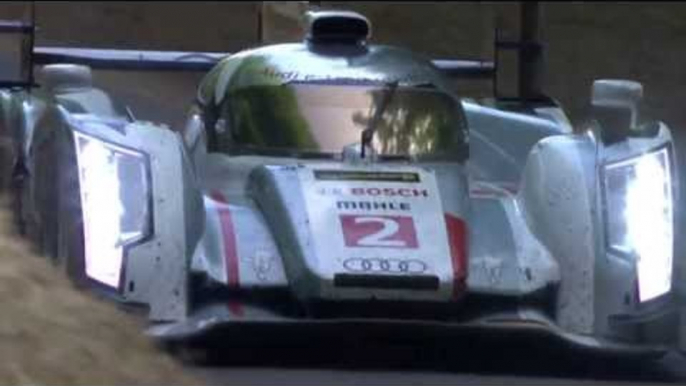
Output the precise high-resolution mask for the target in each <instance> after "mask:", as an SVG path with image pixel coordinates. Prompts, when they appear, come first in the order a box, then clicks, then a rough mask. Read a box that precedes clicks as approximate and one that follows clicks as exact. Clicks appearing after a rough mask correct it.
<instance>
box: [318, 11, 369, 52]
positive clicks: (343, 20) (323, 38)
mask: <svg viewBox="0 0 686 386" xmlns="http://www.w3.org/2000/svg"><path fill="white" fill-rule="evenodd" d="M307 31H308V32H307V40H308V41H310V42H312V43H343V44H364V43H366V41H367V39H369V36H370V34H371V27H370V23H369V20H367V18H366V17H364V16H362V15H360V14H359V13H356V12H350V11H310V12H308V13H307Z"/></svg>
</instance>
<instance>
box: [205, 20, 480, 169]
mask: <svg viewBox="0 0 686 386" xmlns="http://www.w3.org/2000/svg"><path fill="white" fill-rule="evenodd" d="M348 19H350V20H351V22H350V23H344V22H345V21H346V20H348ZM313 20H315V22H316V23H314V24H313V25H319V26H320V28H318V29H315V30H314V32H313V31H310V34H308V37H307V38H306V40H305V41H304V42H303V43H300V44H281V45H274V46H266V47H262V48H258V49H254V50H248V51H243V52H240V53H238V54H235V55H232V56H230V57H228V58H226V59H224V60H223V61H221V62H220V63H219V64H218V65H217V66H216V67H215V68H214V69H213V70H212V71H210V73H209V74H208V75H207V76H206V77H205V79H204V80H203V82H202V83H201V86H200V88H199V93H198V100H199V104H200V107H201V110H202V111H203V115H204V117H205V127H206V128H207V130H208V147H209V148H210V151H218V152H224V153H228V154H231V155H238V154H261V155H273V156H288V157H301V156H308V155H314V156H335V155H338V154H341V153H342V152H343V149H344V148H346V147H349V146H350V145H356V144H358V145H359V144H360V142H361V138H362V132H363V131H364V130H365V129H369V127H370V120H372V117H374V115H375V114H376V115H378V118H380V119H376V120H374V122H375V124H374V125H372V126H374V128H373V130H372V131H373V132H374V135H373V138H372V141H371V143H370V144H371V146H372V147H373V149H374V150H375V153H376V154H377V155H379V156H381V157H384V156H386V157H391V158H394V157H401V158H403V157H416V158H438V159H449V160H464V159H466V156H467V148H468V146H467V124H466V119H465V115H464V111H463V110H462V105H461V103H460V101H459V98H458V97H457V96H456V95H455V94H454V93H453V91H452V85H451V84H450V83H449V81H448V80H447V78H445V76H444V75H443V74H441V73H440V71H439V70H438V69H437V68H436V67H435V66H434V65H433V64H432V63H431V61H430V60H428V59H427V58H424V57H422V56H420V55H417V54H414V53H412V52H410V51H408V50H405V49H401V48H397V47H389V46H379V45H370V44H367V43H366V42H363V43H361V42H360V37H361V36H362V37H364V36H366V35H367V34H368V31H366V30H365V31H362V30H360V28H357V27H359V25H362V24H364V23H363V22H364V21H365V20H366V19H363V18H352V17H351V16H346V15H338V14H334V15H328V14H323V15H319V17H318V18H316V17H315V18H314V19H313ZM353 22H354V23H353ZM317 23H318V24H317ZM347 24H350V25H351V26H353V27H356V28H355V29H354V31H353V32H357V31H358V30H360V31H361V32H360V33H358V34H351V33H348V34H344V33H343V32H346V31H347V30H346V29H345V28H343V27H345V26H346V25H347ZM324 27H326V28H324ZM351 28H352V27H351ZM341 29H343V30H344V31H343V32H341ZM317 31H319V32H318V34H319V35H321V36H326V37H327V38H326V39H323V38H321V39H315V37H317V36H319V35H317V34H315V35H313V34H314V33H315V32H317ZM322 31H324V32H326V34H324V32H322ZM313 36H314V37H313ZM341 36H344V37H346V36H353V37H355V38H354V39H352V38H351V39H343V38H341ZM390 84H394V85H397V86H394V87H393V92H392V93H391V95H387V94H388V88H389V85H390ZM386 96H389V99H388V100H387V101H386V102H388V103H382V100H384V98H385V97H386ZM382 105H383V107H381V106H382ZM378 109H381V110H382V111H381V112H379V113H377V110H378ZM368 131H369V130H368Z"/></svg>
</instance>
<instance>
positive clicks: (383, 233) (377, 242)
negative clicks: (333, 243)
mask: <svg viewBox="0 0 686 386" xmlns="http://www.w3.org/2000/svg"><path fill="white" fill-rule="evenodd" d="M340 220H341V226H342V228H343V238H344V239H345V245H346V246H348V247H382V248H384V247H385V248H417V244H418V243H417V232H416V231H415V227H414V220H413V219H412V217H409V216H369V215H341V216H340Z"/></svg>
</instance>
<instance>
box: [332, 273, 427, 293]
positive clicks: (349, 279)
mask: <svg viewBox="0 0 686 386" xmlns="http://www.w3.org/2000/svg"><path fill="white" fill-rule="evenodd" d="M333 285H334V286H336V287H357V288H377V289H407V290H424V291H436V290H438V286H439V279H438V276H433V275H407V276H391V275H373V274H364V275H359V274H350V273H337V274H335V275H334V277H333Z"/></svg>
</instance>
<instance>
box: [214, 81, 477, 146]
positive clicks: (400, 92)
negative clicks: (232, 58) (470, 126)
mask: <svg viewBox="0 0 686 386" xmlns="http://www.w3.org/2000/svg"><path fill="white" fill-rule="evenodd" d="M384 98H388V99H387V101H386V102H387V103H381V102H382V100H383V99H384ZM380 105H385V108H383V110H382V111H381V112H380V113H381V114H377V115H378V116H379V119H377V120H374V121H375V122H376V124H374V125H373V126H374V138H373V141H372V146H373V148H374V149H375V151H376V152H377V154H379V155H382V156H383V155H385V156H421V155H432V156H436V157H439V158H447V159H450V158H457V157H459V154H458V153H459V151H458V150H459V149H460V147H461V145H463V144H464V141H465V131H464V130H465V122H464V119H463V115H462V113H461V110H459V108H460V106H459V105H458V104H457V103H456V102H455V100H454V99H453V98H452V97H451V96H450V95H448V94H446V93H444V92H440V91H437V90H436V89H433V88H419V87H399V88H396V89H395V90H393V91H392V92H391V93H390V95H389V90H388V89H387V88H385V87H384V86H357V85H355V86H353V85H322V84H288V85H280V86H251V87H246V88H242V89H240V90H238V91H234V92H232V93H231V94H229V97H228V98H226V102H225V104H224V106H223V112H222V115H223V117H224V119H225V127H223V128H222V127H220V128H219V129H218V133H217V144H218V150H219V151H222V152H226V153H230V154H237V153H261V154H264V153H267V154H272V155H279V154H281V153H283V154H288V155H290V156H297V155H298V154H301V155H302V154H310V155H311V154H319V155H326V154H328V155H333V154H340V153H341V151H342V150H343V148H344V147H345V146H348V145H352V144H359V143H360V139H361V134H362V131H363V130H365V129H366V128H368V127H369V125H370V120H372V117H374V115H375V110H376V109H377V108H379V107H378V106H380ZM220 126H221V125H220Z"/></svg>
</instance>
